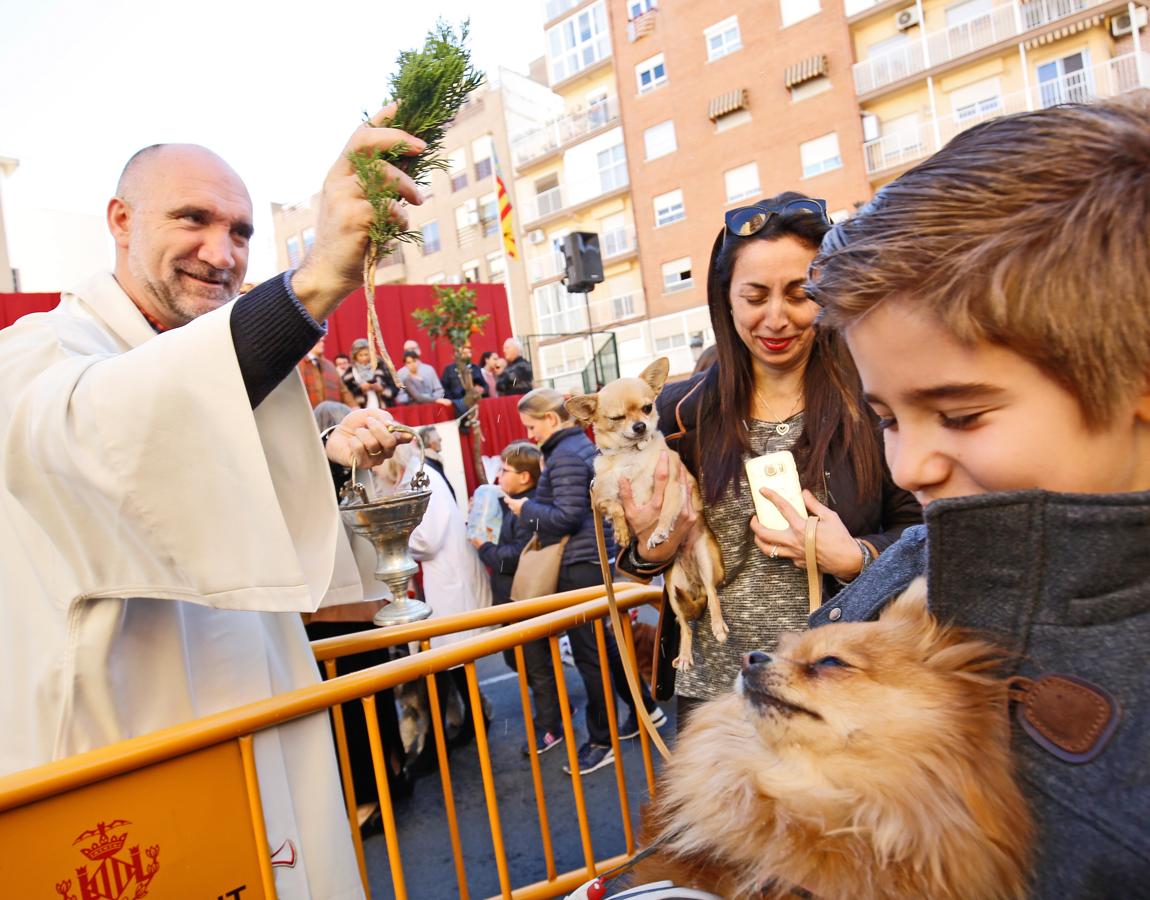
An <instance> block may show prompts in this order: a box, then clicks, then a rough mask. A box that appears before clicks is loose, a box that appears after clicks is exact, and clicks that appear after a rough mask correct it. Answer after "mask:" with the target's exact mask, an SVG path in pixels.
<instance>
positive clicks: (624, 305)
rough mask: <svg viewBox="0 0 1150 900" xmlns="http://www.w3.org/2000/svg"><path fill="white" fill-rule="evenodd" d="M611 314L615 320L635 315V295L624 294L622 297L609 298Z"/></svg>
mask: <svg viewBox="0 0 1150 900" xmlns="http://www.w3.org/2000/svg"><path fill="white" fill-rule="evenodd" d="M611 312H612V313H614V315H615V318H616V319H629V318H630V317H631V316H633V315H635V295H634V294H624V295H623V296H622V297H612V298H611Z"/></svg>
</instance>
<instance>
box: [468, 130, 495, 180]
mask: <svg viewBox="0 0 1150 900" xmlns="http://www.w3.org/2000/svg"><path fill="white" fill-rule="evenodd" d="M494 156H495V147H494V144H493V143H492V140H491V135H489V134H485V135H483V137H479V138H476V139H475V140H473V141H472V142H471V158H472V159H473V160H475V180H476V181H482V180H483V179H484V178H490V177H491V172H492V170H493V164H492V158H493V157H494Z"/></svg>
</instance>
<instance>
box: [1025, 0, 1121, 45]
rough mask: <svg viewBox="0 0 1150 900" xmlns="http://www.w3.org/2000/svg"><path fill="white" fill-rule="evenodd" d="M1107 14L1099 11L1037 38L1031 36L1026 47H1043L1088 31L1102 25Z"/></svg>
mask: <svg viewBox="0 0 1150 900" xmlns="http://www.w3.org/2000/svg"><path fill="white" fill-rule="evenodd" d="M1022 9H1023V14H1024V15H1025V10H1026V7H1025V6H1023V8H1022ZM1105 19H1106V16H1104V15H1102V14H1101V13H1099V14H1098V15H1096V16H1091V17H1090V18H1088V19H1083V20H1082V21H1080V22H1075V23H1073V24H1072V25H1063V26H1062V27H1061V28H1056V29H1054V31H1050V32H1047V33H1046V34H1040V35H1039V36H1038V37H1036V38H1031V39H1030V40H1029V41H1027V42H1026V49H1027V50H1033V49H1034V48H1035V47H1041V46H1042V45H1043V44H1053V43H1054V42H1055V41H1060V40H1062V39H1063V38H1064V37H1070V35H1072V34H1078V33H1079V32H1080V31H1086V30H1088V29H1090V28H1094V27H1096V26H1098V25H1101V24H1102V23H1103V21H1105Z"/></svg>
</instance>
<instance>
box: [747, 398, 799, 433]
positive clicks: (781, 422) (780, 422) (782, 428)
mask: <svg viewBox="0 0 1150 900" xmlns="http://www.w3.org/2000/svg"><path fill="white" fill-rule="evenodd" d="M755 397H756V398H757V399H758V401H759V402H760V403H762V404H763V406H764V407H765V408H766V410H767V412H768V413H769V414H770V416H771V418H772V419H774V420H775V434H777V435H779V436H780V437H782V436H783V435H785V434H786V433H787V432H788V431H790V430H791V426H790V424H789V423H788V422H787V421H786V420H787V419H789V418H790V417H791V416H793V415H795V413H796V412H797V411H798V408H799V404H801V403H802V402H803V396H802V394H800V395H799V399H798V400H796V401H795V402H794V403H793V404H792V405H791V410H790V412H789V413H788V414H787V415H786V416H784V417H783V418H782V419H780V418H779V417H778V416H776V415H775V411H774V410H773V409H771V405H770V404H769V403H767V401H766V399H765V398H764V397H763V395H762V394H760V393H759V392H758V391H755Z"/></svg>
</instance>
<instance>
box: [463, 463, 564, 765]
mask: <svg viewBox="0 0 1150 900" xmlns="http://www.w3.org/2000/svg"><path fill="white" fill-rule="evenodd" d="M500 460H501V461H502V465H501V467H500V469H499V478H498V482H497V483H498V484H499V487H500V489H501V490H502V491H503V494H504V496H505V497H506V498H507V499H510V500H530V499H531V498H532V497H534V496H535V487H536V485H537V484H538V483H539V475H540V472H541V470H542V464H543V454H542V453H541V452H540V450H539V448H538V447H536V446H535V445H534V444H532V443H531V442H530V441H512V442H511V443H510V444H508V445H507V446H506V447H504V448H503V452H502V453H501V454H500ZM500 503H501V505H502V506H503V508H504V509H503V521H502V523H501V525H500V528H499V540H498V541H497V542H492V541H484V540H481V539H480V538H472V539H471V543H472V545H473V546H474V547H475V549H476V550H478V551H479V558H480V559H481V560H482V561H483V564H484V565H485V566H487V570H488V571H489V572H490V573H491V593H492V597H493V599H494V601H495V602H496V603H508V602H510V600H511V583H512V582H513V581H514V580H515V572H516V571H517V570H518V568H519V555H520V554H521V553H522V552H523V548H524V547H526V546H527V542H528V541H529V540H530V539H531V536H532V535H533V534H534V533H535V532H534V530H532V529H531V528H530V526H529V524H528V523H527V522H526V521H525V520H524V519H523V518H522V517H521V516H516V515H513V514H512V513H511V512H510V511H509V510H508V509H507V503H506V500H502V501H500ZM503 658H504V659H505V660H506V661H507V665H509V666H510V667H511V668H512V669H514V668H516V665H515V654H514V653H513V652H512V651H510V650H508V651H506V652H505V653H504V654H503ZM523 659H524V663H525V664H526V667H527V685H528V687H529V688H530V689H531V699H532V701H533V702H534V705H535V744H536V747H535V749H536V751H537V752H538V753H546V752H547V751H548V750H551V749H552V748H554V747H557V746H559V744H561V743H562V742H563V718H562V716H561V714H560V712H559V695H558V693H557V692H556V689H555V669H554V667H553V666H552V664H551V645H550V643H549V642H548V641H546V640H542V641H531V642H530V643H527V644H524V645H523ZM523 748H524V751H525V752H530V750H531V748H530V747H528V746H527V745H526V744H524V745H523Z"/></svg>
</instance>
